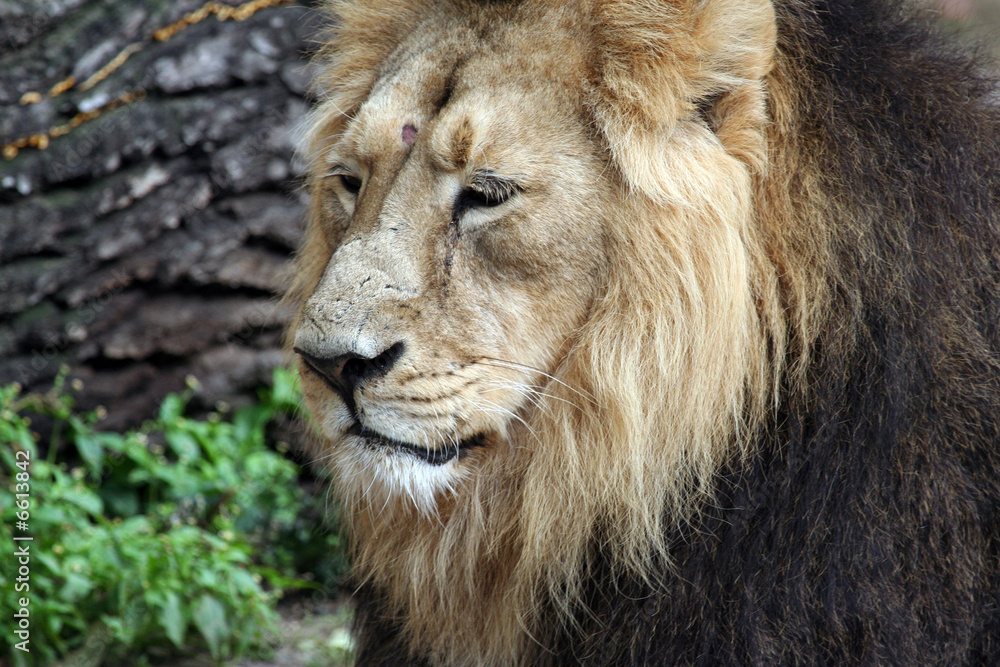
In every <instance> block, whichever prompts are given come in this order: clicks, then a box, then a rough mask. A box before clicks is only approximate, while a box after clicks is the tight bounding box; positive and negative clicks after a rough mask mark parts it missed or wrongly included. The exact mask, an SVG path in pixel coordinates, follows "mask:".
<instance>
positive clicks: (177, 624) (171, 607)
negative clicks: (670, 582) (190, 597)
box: [159, 591, 207, 648]
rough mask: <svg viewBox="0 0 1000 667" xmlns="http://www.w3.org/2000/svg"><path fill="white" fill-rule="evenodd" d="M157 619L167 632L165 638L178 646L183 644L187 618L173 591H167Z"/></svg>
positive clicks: (178, 598) (179, 600)
mask: <svg viewBox="0 0 1000 667" xmlns="http://www.w3.org/2000/svg"><path fill="white" fill-rule="evenodd" d="M159 621H160V625H162V626H163V629H164V630H166V632H167V638H168V639H170V641H172V642H173V643H174V646H176V647H178V648H180V647H181V646H183V645H184V633H185V631H186V630H187V620H186V619H185V618H184V612H183V610H182V609H181V599H180V597H179V596H178V595H177V593H174V592H173V591H170V592H169V593H167V596H166V601H165V603H164V605H163V608H162V609H161V610H160V618H159ZM203 634H204V633H203ZM206 639H207V637H206Z"/></svg>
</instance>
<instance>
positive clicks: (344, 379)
mask: <svg viewBox="0 0 1000 667" xmlns="http://www.w3.org/2000/svg"><path fill="white" fill-rule="evenodd" d="M403 347H404V346H403V343H402V342H398V343H394V344H393V345H390V346H389V347H388V348H386V349H385V350H383V351H382V352H381V353H380V354H378V355H376V356H374V357H366V356H363V355H360V354H356V353H354V352H348V353H346V354H340V355H336V356H333V357H322V356H317V355H315V354H310V353H309V352H306V351H305V350H303V349H301V348H299V347H295V348H293V349H294V350H295V352H296V353H297V354H298V355H299V356H300V357H302V360H303V361H305V363H306V365H307V366H309V368H311V369H312V370H313V371H315V372H316V373H317V374H318V375H320V376H321V377H322V378H323V379H325V380H326V381H327V383H328V384H329V385H330V386H331V387H333V389H335V390H336V391H337V392H338V393H340V394H341V396H343V397H344V399H345V400H347V401H348V402H353V396H354V390H355V389H357V387H358V385H360V384H361V383H362V382H364V381H365V380H370V379H372V378H377V377H381V376H383V375H385V374H386V373H388V372H389V370H390V369H391V368H392V367H393V366H394V365H395V363H396V361H397V360H398V359H399V358H400V357H401V356H403Z"/></svg>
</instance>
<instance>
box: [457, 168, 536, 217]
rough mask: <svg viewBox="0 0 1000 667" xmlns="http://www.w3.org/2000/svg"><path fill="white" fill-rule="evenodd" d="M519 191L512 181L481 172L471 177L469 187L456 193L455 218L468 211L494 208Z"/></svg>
mask: <svg viewBox="0 0 1000 667" xmlns="http://www.w3.org/2000/svg"><path fill="white" fill-rule="evenodd" d="M520 191H521V188H520V187H519V186H518V185H517V183H515V182H514V181H511V180H507V179H504V178H500V177H498V176H496V175H495V174H492V173H489V172H481V173H479V174H476V175H475V176H474V177H473V179H472V184H471V186H470V187H467V188H465V189H464V190H462V191H461V192H460V193H458V198H457V199H456V200H455V217H456V218H457V217H459V216H461V214H462V213H464V212H465V211H468V210H470V209H484V208H495V207H497V206H500V205H501V204H503V203H504V202H506V201H507V200H508V199H510V198H511V197H513V196H514V195H515V194H517V193H518V192H520Z"/></svg>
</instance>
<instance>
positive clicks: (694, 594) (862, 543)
mask: <svg viewBox="0 0 1000 667" xmlns="http://www.w3.org/2000/svg"><path fill="white" fill-rule="evenodd" d="M335 9H336V11H337V13H338V14H339V16H340V18H339V19H338V20H339V23H338V28H337V31H338V32H337V35H336V37H335V38H334V40H333V44H332V47H331V50H330V52H328V53H327V54H326V56H327V57H328V58H330V61H329V62H328V64H327V67H328V70H327V73H326V75H325V79H324V80H322V81H321V84H320V86H321V89H322V91H323V93H324V95H326V96H327V99H328V101H327V102H326V103H325V104H324V105H322V106H321V108H320V109H319V110H318V112H317V118H316V124H315V132H314V136H313V138H312V147H311V149H310V155H311V157H312V159H313V168H312V175H311V182H310V183H311V187H312V190H313V193H314V198H313V202H314V205H313V215H312V217H313V219H312V223H311V226H310V235H309V238H308V239H307V241H306V244H305V246H304V247H303V251H302V254H301V256H300V260H299V265H298V268H299V271H298V275H297V280H296V285H295V286H294V288H293V290H292V292H291V295H292V298H293V299H294V300H296V301H297V302H298V303H300V305H301V306H302V314H301V317H300V319H299V321H298V323H297V325H296V337H295V345H296V348H297V350H298V351H299V352H300V354H301V355H302V358H303V360H304V361H303V366H302V369H303V386H304V389H305V392H306V395H307V401H308V403H309V407H310V409H311V411H312V413H313V415H314V417H315V418H316V419H315V421H316V423H317V426H318V429H319V431H320V434H321V438H320V440H319V441H318V443H317V445H316V455H317V458H322V459H323V460H324V461H327V462H329V464H330V468H331V471H332V474H333V477H334V488H335V490H336V492H337V493H338V495H339V497H340V500H341V504H342V507H343V517H342V520H343V521H344V524H345V527H346V529H347V531H348V533H349V536H350V538H351V539H352V542H353V545H354V558H355V571H356V576H357V580H358V584H359V589H358V590H359V594H358V619H359V620H358V638H359V651H360V664H365V665H375V664H378V665H398V664H428V665H434V664H443V665H472V664H490V665H507V664H512V665H515V664H516V665H536V664H537V665H541V664H592V665H631V664H634V665H683V664H699V665H748V664H756V665H785V664H808V665H840V664H879V665H882V664H899V665H915V664H940V665H977V664H981V665H987V664H996V663H997V661H1000V110H998V107H997V106H996V97H997V90H998V88H997V87H996V86H995V85H994V84H992V83H991V82H990V81H988V80H986V79H984V78H982V73H981V72H980V71H978V70H977V69H975V67H974V66H973V65H972V64H971V63H970V61H968V60H967V59H965V58H964V57H963V56H959V55H955V54H953V53H951V52H950V51H948V50H947V49H945V48H943V47H942V46H941V45H940V44H938V43H937V42H936V41H935V40H934V39H932V38H930V37H928V36H927V35H926V33H925V32H923V31H922V30H921V29H920V28H916V27H913V26H911V25H908V24H905V23H903V22H899V21H898V20H897V19H896V18H895V13H894V11H893V10H891V9H890V8H889V7H888V5H887V4H885V3H880V2H876V1H873V0H855V1H851V0H821V1H820V2H816V3H805V2H785V1H782V2H780V3H778V4H777V5H775V6H773V8H772V6H771V5H770V4H769V3H768V2H764V1H763V0H705V1H704V2H699V3H689V2H686V1H683V0H677V1H676V2H673V3H668V2H644V3H629V2H615V1H612V0H606V1H604V0H580V1H579V2H569V3H556V2H546V1H544V0H523V1H522V2H516V1H513V0H512V1H510V2H473V1H472V0H440V1H439V2H435V1H433V0H425V1H422V2H402V1H393V0H379V1H378V2H372V3H364V2H359V3H356V4H355V3H335Z"/></svg>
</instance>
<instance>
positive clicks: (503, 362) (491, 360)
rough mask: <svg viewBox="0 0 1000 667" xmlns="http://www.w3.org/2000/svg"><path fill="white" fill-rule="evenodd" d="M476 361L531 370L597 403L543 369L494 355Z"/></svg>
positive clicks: (514, 368) (486, 364) (589, 395)
mask: <svg viewBox="0 0 1000 667" xmlns="http://www.w3.org/2000/svg"><path fill="white" fill-rule="evenodd" d="M477 363H481V364H483V365H485V366H497V367H499V368H511V369H513V370H527V371H531V372H532V373H538V374H539V375H542V376H543V377H546V378H548V379H549V380H552V381H553V382H555V383H556V384H560V385H562V386H563V387H566V388H567V389H569V390H570V391H572V392H573V393H575V394H578V395H580V396H582V397H583V398H585V399H587V400H588V401H590V402H591V403H593V404H595V405H596V404H597V399H596V398H594V397H593V396H592V395H591V394H589V393H587V392H585V391H582V390H580V389H577V388H576V387H574V386H572V385H569V384H567V383H566V382H564V381H562V380H560V379H559V378H557V377H556V376H554V375H552V374H550V373H546V372H545V371H543V370H542V369H540V368H535V367H534V366H528V365H527V364H519V363H517V362H515V361H508V360H506V359H497V358H496V357H482V358H481V359H480V360H479V361H478V362H477Z"/></svg>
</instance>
